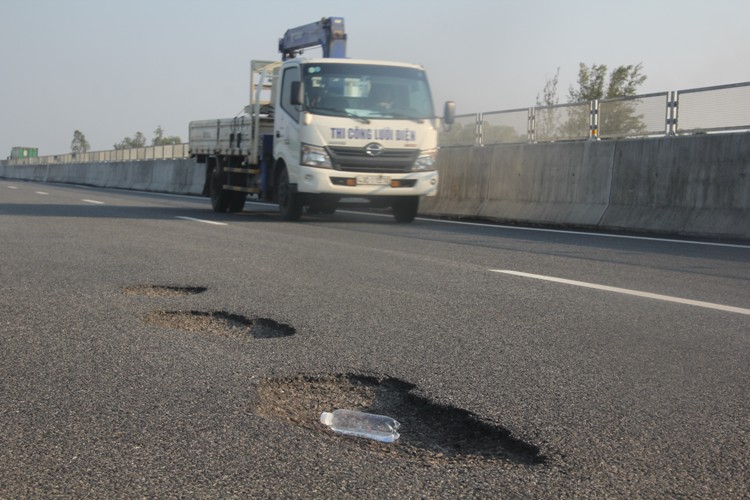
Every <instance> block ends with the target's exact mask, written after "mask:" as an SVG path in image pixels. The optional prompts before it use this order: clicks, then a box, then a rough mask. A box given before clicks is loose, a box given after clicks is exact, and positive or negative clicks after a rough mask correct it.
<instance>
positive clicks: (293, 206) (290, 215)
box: [276, 168, 302, 221]
mask: <svg viewBox="0 0 750 500" xmlns="http://www.w3.org/2000/svg"><path fill="white" fill-rule="evenodd" d="M276 189H277V191H276V200H277V201H278V202H279V213H280V214H281V220H283V221H296V220H299V218H300V216H301V215H302V197H301V196H300V195H299V193H295V192H293V190H292V187H291V186H290V185H289V173H288V172H287V170H286V168H284V169H283V170H282V171H281V174H280V175H279V183H278V186H277V188H276Z"/></svg>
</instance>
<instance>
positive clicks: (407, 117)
mask: <svg viewBox="0 0 750 500" xmlns="http://www.w3.org/2000/svg"><path fill="white" fill-rule="evenodd" d="M278 78H279V81H278V83H277V85H278V89H277V92H275V94H276V103H275V117H274V142H273V157H274V160H275V168H274V180H275V182H274V184H276V186H277V187H278V189H277V192H278V200H277V201H278V202H279V205H280V206H281V210H282V217H283V218H287V219H296V218H298V217H299V215H300V214H301V213H302V210H303V208H304V207H305V206H307V207H309V209H308V210H309V211H313V212H323V213H326V212H332V211H333V210H335V207H336V205H337V204H338V202H339V201H340V200H341V199H342V198H356V199H360V200H366V201H368V202H370V203H371V204H374V205H376V206H390V207H392V208H393V210H394V216H395V217H396V219H397V220H398V221H401V222H410V221H411V220H413V219H414V216H415V215H416V212H417V208H418V203H419V197H420V196H435V195H436V194H437V185H438V173H437V170H436V167H435V160H436V155H437V132H438V127H440V120H439V119H438V118H436V117H435V113H434V110H433V105H432V96H431V94H430V90H429V85H428V83H427V78H426V75H425V72H424V70H423V69H422V68H421V67H420V66H416V65H411V64H404V63H393V62H383V61H366V60H355V59H333V58H322V59H309V60H306V59H302V58H295V59H291V60H288V61H286V62H285V63H284V65H283V66H282V68H281V70H280V72H279V76H278Z"/></svg>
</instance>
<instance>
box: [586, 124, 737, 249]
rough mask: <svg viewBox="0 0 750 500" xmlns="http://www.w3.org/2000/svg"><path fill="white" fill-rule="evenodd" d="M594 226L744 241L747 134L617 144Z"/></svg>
mask: <svg viewBox="0 0 750 500" xmlns="http://www.w3.org/2000/svg"><path fill="white" fill-rule="evenodd" d="M600 226H601V227H603V228H608V229H628V230H630V229H635V230H638V231H652V232H660V233H661V232H668V233H675V234H689V235H695V236H717V235H720V236H723V237H730V238H744V239H750V134H747V133H738V134H721V135H698V136H690V137H674V138H664V139H655V140H648V141H646V140H639V141H619V142H618V143H617V146H616V154H615V160H614V171H613V177H612V195H611V198H610V202H609V206H608V208H607V210H606V212H605V214H604V217H603V218H602V220H601V222H600Z"/></svg>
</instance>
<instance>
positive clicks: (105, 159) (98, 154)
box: [3, 143, 190, 165]
mask: <svg viewBox="0 0 750 500" xmlns="http://www.w3.org/2000/svg"><path fill="white" fill-rule="evenodd" d="M189 149H190V148H189V145H188V144H187V143H184V144H173V145H165V146H147V147H144V148H132V149H112V150H107V151H89V152H87V153H67V154H62V155H50V156H37V157H35V158H19V159H14V160H5V161H4V162H3V163H4V164H5V165H56V164H65V163H112V162H122V161H143V160H175V159H184V158H189V157H190V154H189Z"/></svg>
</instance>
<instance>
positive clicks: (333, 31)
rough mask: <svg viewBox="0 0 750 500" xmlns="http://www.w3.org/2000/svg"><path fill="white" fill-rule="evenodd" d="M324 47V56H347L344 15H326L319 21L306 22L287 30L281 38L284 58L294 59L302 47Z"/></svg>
mask: <svg viewBox="0 0 750 500" xmlns="http://www.w3.org/2000/svg"><path fill="white" fill-rule="evenodd" d="M318 45H320V46H321V47H322V48H323V57H346V31H345V30H344V18H343V17H324V18H323V19H321V20H320V21H318V22H315V23H310V24H305V25H304V26H298V27H296V28H291V29H288V30H287V31H286V33H285V34H284V37H283V38H280V39H279V52H281V54H282V59H283V60H284V61H286V60H287V59H292V58H294V57H295V56H297V54H299V53H301V51H302V49H306V48H309V47H316V46H318Z"/></svg>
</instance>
